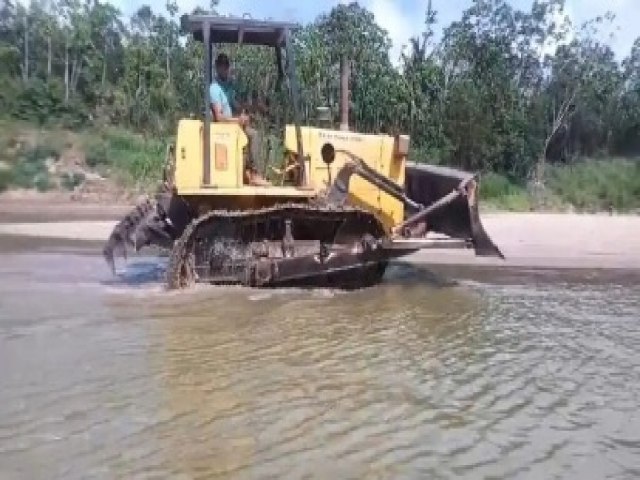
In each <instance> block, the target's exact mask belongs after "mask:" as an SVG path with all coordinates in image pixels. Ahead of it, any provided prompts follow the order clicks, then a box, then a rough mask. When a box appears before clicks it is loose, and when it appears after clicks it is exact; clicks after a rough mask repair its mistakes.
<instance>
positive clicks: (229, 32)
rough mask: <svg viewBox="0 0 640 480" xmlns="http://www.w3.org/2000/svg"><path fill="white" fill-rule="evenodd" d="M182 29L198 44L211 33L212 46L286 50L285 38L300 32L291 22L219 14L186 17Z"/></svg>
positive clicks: (183, 18)
mask: <svg viewBox="0 0 640 480" xmlns="http://www.w3.org/2000/svg"><path fill="white" fill-rule="evenodd" d="M181 27H182V30H183V32H185V33H187V32H188V33H190V34H191V35H193V38H194V39H195V40H197V41H199V42H204V41H205V35H206V30H208V32H209V42H211V43H234V44H238V45H261V46H265V47H284V46H285V38H286V36H287V35H288V34H290V33H293V32H296V31H298V30H300V26H299V25H298V24H296V23H291V22H277V21H273V20H255V19H253V18H246V17H237V18H236V17H221V16H216V15H183V16H182V18H181Z"/></svg>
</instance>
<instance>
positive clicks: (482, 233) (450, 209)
mask: <svg viewBox="0 0 640 480" xmlns="http://www.w3.org/2000/svg"><path fill="white" fill-rule="evenodd" d="M474 177H475V175H473V174H471V173H468V172H464V171H461V170H456V169H453V168H447V167H440V166H434V165H425V164H415V163H407V168H406V173H405V193H406V195H407V196H408V197H409V198H410V199H411V200H413V201H414V202H416V203H419V204H421V205H422V206H423V207H426V209H429V207H430V206H437V207H438V208H435V209H433V211H431V212H429V215H428V216H427V217H426V218H425V222H426V232H425V233H427V232H430V231H431V232H436V233H441V234H444V235H447V236H449V237H451V238H457V239H461V240H466V239H470V240H471V242H472V244H473V247H474V250H475V253H476V255H478V256H483V257H499V258H501V259H504V255H503V254H502V252H501V251H500V249H499V248H498V247H497V246H496V245H495V244H494V243H493V241H492V240H491V238H490V237H489V235H488V234H487V232H486V230H485V229H484V227H483V225H482V222H481V220H480V214H479V210H478V183H477V182H476V181H475V179H474ZM461 185H464V186H466V189H465V191H464V192H460V190H461V188H460V187H461ZM453 192H460V194H454V193H453ZM462 193H464V194H462ZM447 197H448V198H447ZM444 199H446V200H447V201H446V202H443V201H442V200H444ZM407 213H408V216H409V217H411V216H413V215H415V214H416V213H418V211H409V212H407Z"/></svg>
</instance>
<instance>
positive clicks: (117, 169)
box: [82, 128, 166, 190]
mask: <svg viewBox="0 0 640 480" xmlns="http://www.w3.org/2000/svg"><path fill="white" fill-rule="evenodd" d="M82 146H83V149H84V151H85V158H86V162H87V165H88V166H89V167H91V168H95V169H96V170H98V171H101V172H102V173H104V174H106V175H108V176H111V177H115V178H116V179H117V180H118V181H119V182H120V183H122V184H124V185H125V186H127V187H129V188H133V189H135V190H148V189H150V188H152V187H154V186H155V185H156V184H157V182H158V181H159V180H160V179H161V176H162V168H163V165H164V161H165V152H166V143H165V142H162V141H160V140H157V139H147V138H144V137H143V136H141V135H135V134H133V133H130V132H127V131H124V130H119V129H116V128H107V129H105V130H102V131H100V132H94V134H93V135H84V136H83V141H82Z"/></svg>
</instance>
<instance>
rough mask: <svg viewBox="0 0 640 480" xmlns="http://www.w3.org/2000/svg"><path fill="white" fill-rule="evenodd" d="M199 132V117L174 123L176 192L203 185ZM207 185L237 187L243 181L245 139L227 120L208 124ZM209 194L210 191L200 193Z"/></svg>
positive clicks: (200, 124)
mask: <svg viewBox="0 0 640 480" xmlns="http://www.w3.org/2000/svg"><path fill="white" fill-rule="evenodd" d="M203 132H204V123H203V122H202V121H201V120H193V119H183V120H180V121H179V122H178V135H177V138H176V171H175V180H176V188H177V189H178V193H182V192H183V191H184V192H186V191H189V192H195V191H199V190H201V189H202V188H203V187H207V185H204V184H203V171H204V168H203V164H202V151H203ZM210 135H211V136H210V138H211V143H210V145H211V148H210V151H211V158H210V162H211V163H210V172H211V184H210V185H208V186H209V187H220V188H237V187H241V186H242V184H243V180H242V179H243V172H242V169H243V159H242V149H243V148H244V147H245V146H246V144H247V138H246V136H245V134H244V132H243V131H242V129H241V128H240V127H239V126H238V125H235V124H230V123H211V128H210ZM202 193H203V194H209V195H210V194H211V193H212V192H211V190H209V191H207V192H206V193H205V191H203V192H202Z"/></svg>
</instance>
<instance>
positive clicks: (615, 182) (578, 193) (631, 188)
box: [548, 159, 640, 211]
mask: <svg viewBox="0 0 640 480" xmlns="http://www.w3.org/2000/svg"><path fill="white" fill-rule="evenodd" d="M548 184H549V188H550V189H552V190H553V191H554V192H555V193H556V195H558V196H559V197H560V198H561V199H562V200H564V201H565V202H567V203H570V204H571V205H573V206H574V207H576V208H577V209H578V210H608V209H609V208H613V209H615V210H618V211H629V210H634V209H638V208H640V161H638V160H623V159H610V160H597V161H596V160H584V161H582V162H579V163H576V164H573V165H566V166H554V167H551V168H550V169H549V180H548Z"/></svg>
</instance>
